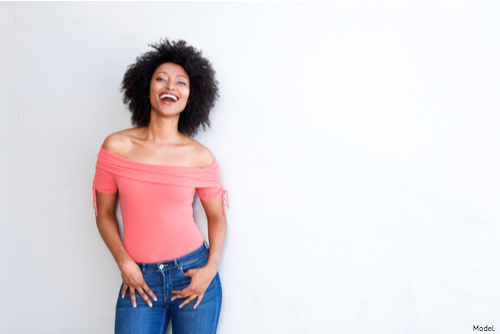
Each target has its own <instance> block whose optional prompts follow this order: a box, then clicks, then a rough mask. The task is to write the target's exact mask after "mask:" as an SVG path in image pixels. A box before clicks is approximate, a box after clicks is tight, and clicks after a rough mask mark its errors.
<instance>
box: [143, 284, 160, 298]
mask: <svg viewBox="0 0 500 334" xmlns="http://www.w3.org/2000/svg"><path fill="white" fill-rule="evenodd" d="M142 289H143V290H144V291H145V292H146V293H147V294H148V295H149V296H150V297H151V298H153V300H154V301H155V302H157V301H158V298H156V295H155V294H154V292H153V290H151V289H150V288H149V286H148V285H147V284H146V283H144V285H143V287H142Z"/></svg>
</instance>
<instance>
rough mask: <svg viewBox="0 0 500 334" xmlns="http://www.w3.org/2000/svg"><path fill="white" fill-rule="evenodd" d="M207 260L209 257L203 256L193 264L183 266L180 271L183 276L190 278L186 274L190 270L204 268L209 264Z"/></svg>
mask: <svg viewBox="0 0 500 334" xmlns="http://www.w3.org/2000/svg"><path fill="white" fill-rule="evenodd" d="M207 260H208V256H203V257H201V258H199V259H197V260H195V261H193V262H190V263H188V264H185V265H183V266H181V267H180V271H181V273H182V275H184V276H186V277H188V276H187V275H186V272H187V271H188V270H190V269H196V268H201V267H203V266H204V265H205V264H207Z"/></svg>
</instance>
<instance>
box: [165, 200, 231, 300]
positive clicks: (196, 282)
mask: <svg viewBox="0 0 500 334" xmlns="http://www.w3.org/2000/svg"><path fill="white" fill-rule="evenodd" d="M222 197H223V195H221V196H219V197H218V198H217V199H215V200H213V201H201V203H202V205H203V208H204V209H205V213H206V215H207V222H208V240H209V243H210V248H209V251H208V261H207V264H206V265H205V266H204V267H201V268H196V269H190V270H188V271H186V272H185V273H184V274H185V275H186V276H189V277H191V283H190V284H189V286H188V287H187V288H185V289H183V290H180V291H172V293H173V294H174V296H173V297H172V300H176V299H183V298H186V300H184V301H183V302H182V303H181V305H180V306H179V307H180V308H181V307H183V306H184V305H186V304H188V303H190V302H191V301H193V300H194V299H195V298H198V300H197V301H196V304H195V305H194V308H195V309H196V308H197V307H198V305H199V304H200V303H201V300H202V299H203V295H204V294H205V291H206V290H207V288H208V286H209V285H210V283H211V282H212V280H213V278H214V277H215V275H216V274H217V268H218V266H219V259H220V255H221V253H222V247H223V246H224V240H225V239H226V226H227V224H226V215H225V213H224V207H223V203H222V201H223V199H222Z"/></svg>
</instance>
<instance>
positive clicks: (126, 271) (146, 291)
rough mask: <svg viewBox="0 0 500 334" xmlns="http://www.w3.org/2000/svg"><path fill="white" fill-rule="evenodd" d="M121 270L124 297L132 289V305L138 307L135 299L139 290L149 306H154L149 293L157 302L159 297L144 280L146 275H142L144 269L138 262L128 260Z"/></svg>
mask: <svg viewBox="0 0 500 334" xmlns="http://www.w3.org/2000/svg"><path fill="white" fill-rule="evenodd" d="M121 272H122V279H123V289H122V298H125V294H126V292H127V289H130V300H131V301H132V306H133V307H137V302H136V300H135V292H136V291H137V292H138V293H139V294H140V295H141V297H142V299H144V301H145V302H146V304H148V306H149V307H153V303H152V302H151V300H149V298H148V295H149V296H150V297H151V298H153V300H154V301H155V302H156V301H157V298H156V296H155V294H154V293H153V291H151V289H150V288H149V286H148V285H147V284H146V282H145V281H144V276H142V271H141V269H140V268H139V266H138V265H137V263H135V262H134V261H129V262H127V263H126V264H124V265H123V267H122V268H121Z"/></svg>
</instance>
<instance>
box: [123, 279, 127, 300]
mask: <svg viewBox="0 0 500 334" xmlns="http://www.w3.org/2000/svg"><path fill="white" fill-rule="evenodd" d="M127 289H128V285H127V284H125V283H123V288H122V298H125V294H126V293H127Z"/></svg>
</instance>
